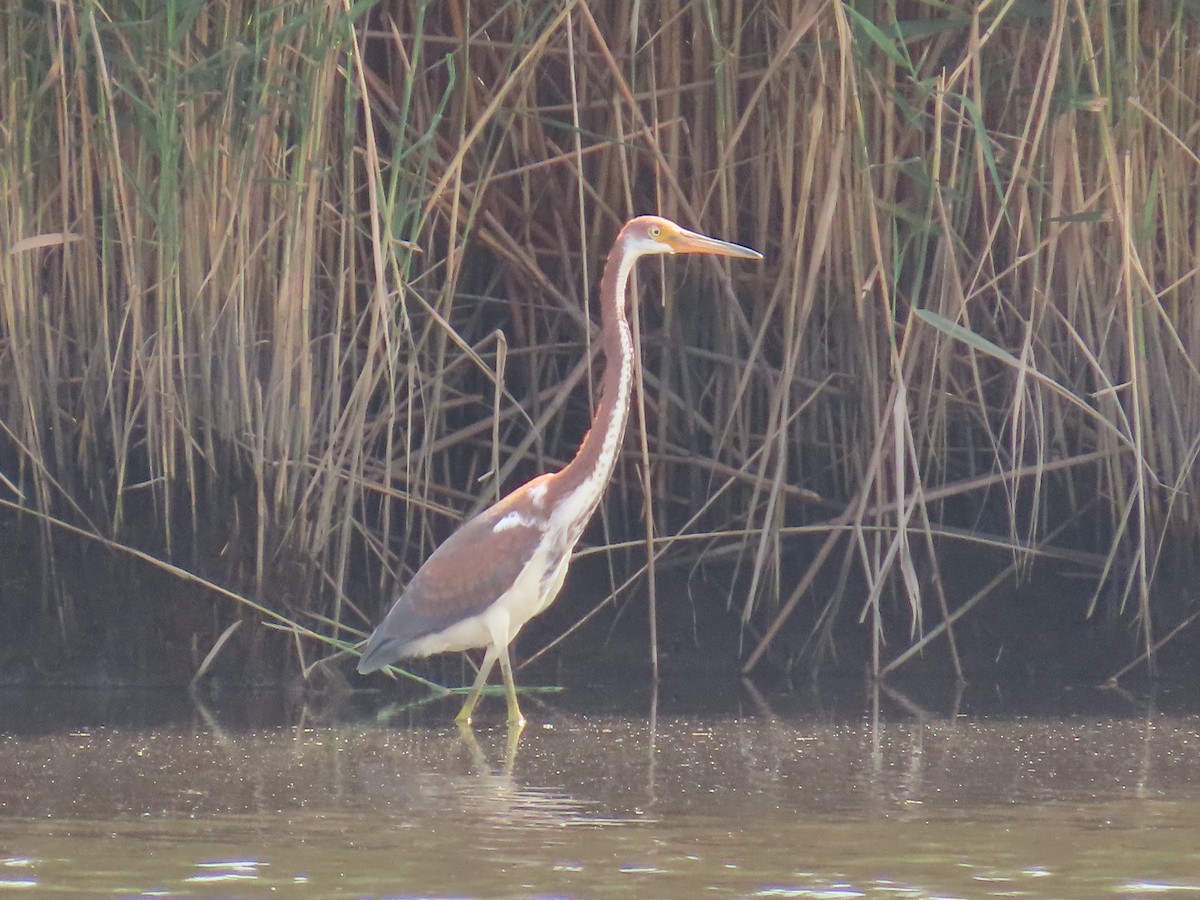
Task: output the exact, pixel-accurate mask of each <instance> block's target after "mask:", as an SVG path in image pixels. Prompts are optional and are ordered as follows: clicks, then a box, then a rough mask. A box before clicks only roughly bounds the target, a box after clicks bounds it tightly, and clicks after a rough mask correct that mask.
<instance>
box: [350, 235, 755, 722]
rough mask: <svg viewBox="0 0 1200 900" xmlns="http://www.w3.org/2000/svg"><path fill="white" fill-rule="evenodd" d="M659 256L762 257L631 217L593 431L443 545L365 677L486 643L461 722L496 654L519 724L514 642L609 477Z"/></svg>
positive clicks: (606, 297) (617, 254)
mask: <svg viewBox="0 0 1200 900" xmlns="http://www.w3.org/2000/svg"><path fill="white" fill-rule="evenodd" d="M662 253H710V254H717V255H721V256H736V257H741V258H744V259H762V255H761V254H760V253H758V252H756V251H754V250H750V249H748V248H746V247H742V246H739V245H738V244H730V243H726V242H725V241H718V240H715V239H714V238H709V237H705V236H704V235H700V234H696V233H695V232H691V231H688V230H686V229H684V228H681V227H680V226H678V225H676V224H675V223H674V222H670V221H668V220H667V219H663V218H660V217H658V216H639V217H638V218H636V219H632V220H630V221H629V222H628V223H626V225H625V227H624V228H622V229H621V232H620V234H618V235H617V239H616V241H615V242H614V244H613V248H612V250H611V251H610V252H609V255H608V260H607V261H606V262H605V265H604V275H603V277H602V278H601V281H600V314H601V324H602V333H601V341H602V345H603V348H604V353H605V360H606V363H605V369H604V379H603V385H602V388H601V395H600V403H599V405H598V406H597V407H596V415H595V417H594V419H593V421H592V427H591V429H590V430H589V431H588V433H587V435H586V436H585V437H584V439H583V443H582V444H581V445H580V447H579V451H578V452H577V453H576V454H575V458H574V459H572V460H571V462H570V463H568V464H567V465H566V466H565V467H564V468H563V469H562V470H561V471H559V472H555V473H551V474H546V475H540V476H538V477H537V478H535V479H533V480H532V481H530V482H528V483H527V484H524V485H522V486H521V487H519V488H517V489H516V490H515V491H513V492H512V493H511V494H509V495H508V496H506V497H504V499H502V500H500V501H499V502H498V503H496V504H494V505H493V506H491V507H489V508H488V509H485V510H484V511H483V512H481V513H480V514H479V515H477V516H475V517H474V518H473V519H471V520H470V521H469V522H466V523H465V524H464V525H463V526H462V527H461V528H459V529H458V531H456V532H454V534H452V535H451V536H450V537H449V538H448V539H447V540H446V542H445V543H443V544H442V545H441V546H440V547H438V548H437V550H435V551H434V552H433V553H432V554H431V555H430V557H429V559H427V560H426V561H425V564H424V565H422V566H421V568H420V569H419V570H418V571H417V574H416V575H414V576H413V579H412V581H411V582H410V583H409V585H408V587H407V589H406V590H405V591H404V593H403V594H402V595H401V596H400V599H398V600H397V601H396V603H395V605H394V606H392V608H391V610H389V612H388V614H387V615H386V616H385V617H384V619H383V621H382V622H381V623H380V624H379V627H378V628H376V629H375V631H374V632H373V633H372V634H371V636H370V638H368V639H367V642H366V644H365V646H364V647H363V649H362V658H361V659H360V660H359V663H358V671H359V672H361V673H363V674H366V673H368V672H373V671H375V670H376V669H380V668H383V667H384V666H386V665H388V664H389V663H392V662H394V661H396V660H398V659H402V658H405V657H413V656H428V655H430V654H433V653H443V652H447V651H453V650H469V649H471V648H474V647H486V648H487V650H486V652H485V654H484V657H483V663H482V664H481V665H480V667H479V674H478V676H477V677H476V678H475V683H474V684H473V685H472V686H471V691H470V693H469V694H468V695H467V700H466V702H465V703H464V704H463V708H462V711H461V712H460V713H459V714H458V719H459V721H461V722H470V720H471V714H472V713H473V712H474V709H475V704H476V702H478V700H479V693H480V691H481V690H482V689H483V686H484V684H485V683H486V682H487V677H488V675H489V674H490V672H491V669H492V666H493V665H494V664H495V663H496V662H497V660H498V661H499V662H500V669H501V672H502V673H503V676H504V687H505V694H506V696H507V699H508V719H509V722H510V723H513V724H519V723H523V722H524V718H523V717H522V716H521V709H520V706H519V705H518V704H517V693H516V686H515V684H514V682H513V677H512V667H511V664H510V662H509V656H508V645H509V644H510V643H511V642H512V640H513V639H514V638H515V637H516V635H517V632H518V631H520V629H521V627H522V626H523V625H524V624H525V623H526V622H528V621H529V620H530V619H531V618H533V617H534V616H535V615H537V614H538V613H539V612H541V611H542V610H544V609H545V608H546V607H547V606H549V605H550V603H551V601H553V600H554V598H555V596H557V594H558V592H559V590H560V589H561V588H562V583H563V579H564V578H566V574H567V566H568V564H569V563H570V559H571V551H572V550H573V549H574V547H575V544H576V543H577V542H578V541H579V538H580V535H582V534H583V529H584V527H585V526H586V525H587V523H588V520H589V519H590V518H591V517H592V513H594V512H595V510H596V506H597V505H598V504H599V502H600V497H601V496H602V495H603V493H604V489H605V487H606V486H607V485H608V481H609V479H610V478H611V477H612V471H613V467H614V466H615V465H616V460H617V456H618V454H619V452H620V448H621V440H622V438H623V436H624V434H625V423H626V420H627V419H628V416H629V394H630V388H631V386H632V384H633V377H634V360H633V338H632V335H631V334H630V332H629V323H628V321H627V320H626V318H625V305H626V302H627V296H626V295H627V290H626V288H627V285H628V283H629V273H630V272H631V271H632V269H633V264H634V263H635V262H636V261H637V260H638V259H639V258H640V257H642V256H648V255H652V254H662Z"/></svg>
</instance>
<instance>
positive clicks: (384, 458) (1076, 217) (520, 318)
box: [0, 0, 1200, 684]
mask: <svg viewBox="0 0 1200 900" xmlns="http://www.w3.org/2000/svg"><path fill="white" fill-rule="evenodd" d="M262 6H263V7H264V8H263V9H260V8H259V5H258V4H253V3H241V2H230V0H226V2H221V3H207V2H199V0H174V2H166V3H163V4H154V5H153V6H152V7H147V9H149V10H150V12H149V13H146V14H142V13H135V12H134V6H132V5H129V4H117V5H115V6H112V5H105V6H104V7H100V6H94V5H88V4H66V3H44V4H43V3H23V4H7V5H5V7H4V8H3V9H2V10H0V76H2V77H0V84H2V85H3V91H2V93H0V507H2V509H0V565H3V572H4V578H3V584H2V586H0V619H2V621H3V630H2V631H0V680H3V681H8V682H33V681H71V680H86V681H91V682H95V681H104V680H106V679H108V680H112V681H121V680H129V679H135V680H146V679H149V680H178V679H186V678H190V677H192V676H193V675H195V674H196V673H201V674H202V676H203V677H204V678H232V679H235V680H237V681H240V682H244V681H247V680H275V679H279V678H281V677H289V676H291V675H294V674H296V673H301V674H303V675H305V676H306V677H309V678H311V679H316V680H317V682H319V683H321V684H327V683H330V682H331V681H332V682H339V681H340V680H341V679H342V676H343V673H345V672H349V671H350V668H351V667H350V665H349V664H348V659H349V657H348V656H347V655H346V654H344V653H343V654H342V655H340V656H335V654H337V653H338V652H339V648H343V647H345V646H347V645H348V644H353V643H354V642H355V641H357V639H358V638H359V636H361V634H362V632H363V631H364V629H366V628H367V627H368V626H369V625H370V624H373V623H374V622H375V621H377V620H378V618H379V616H380V615H381V614H382V612H383V611H384V610H385V609H386V607H387V606H388V605H389V603H390V601H391V599H392V598H393V596H394V594H395V592H396V591H397V590H398V589H399V588H400V587H401V586H403V585H404V584H405V582H406V580H407V579H408V578H409V577H410V576H411V573H412V571H413V570H414V567H415V566H416V565H418V564H419V563H420V561H421V560H422V559H423V558H424V557H425V556H426V555H427V554H428V553H429V552H430V550H431V549H432V548H433V547H434V546H436V545H437V543H438V542H439V541H440V540H441V539H443V538H444V537H445V536H446V535H447V534H448V533H449V532H450V531H451V530H452V529H453V528H454V526H455V525H456V523H458V522H459V521H461V519H462V518H463V517H465V516H467V515H469V514H471V513H472V512H474V511H477V510H478V509H479V508H481V506H482V505H483V504H485V503H487V502H489V501H490V500H492V499H494V498H495V497H496V496H497V495H498V492H500V491H501V490H506V489H509V488H511V487H513V486H514V485H516V484H519V483H520V482H521V481H522V480H524V479H526V478H528V477H530V476H532V475H534V474H536V473H538V472H542V471H546V470H548V469H551V468H554V467H556V466H559V465H561V464H562V463H563V461H565V460H566V459H568V458H569V457H570V455H571V453H572V452H573V450H574V448H575V446H576V445H577V443H578V441H579V439H580V437H581V435H582V433H583V431H584V430H585V429H586V425H587V420H588V415H589V411H590V409H591V405H592V403H593V402H594V400H595V395H594V390H595V387H596V384H597V382H596V377H595V376H596V368H595V366H589V364H588V360H589V359H591V360H593V361H594V359H595V351H596V346H595V342H594V341H593V340H592V338H593V336H594V328H595V325H594V322H595V310H594V308H593V307H594V296H593V291H594V289H595V283H596V281H597V278H598V273H599V269H600V265H601V263H602V261H603V256H604V254H605V252H606V250H607V246H608V242H609V241H610V240H611V239H612V237H613V235H614V234H615V233H616V231H617V229H618V227H619V226H620V224H621V222H623V221H624V220H625V219H626V218H628V217H630V216H631V215H634V214H637V213H642V212H648V211H655V212H660V213H662V214H664V215H667V216H669V217H671V218H674V219H676V220H677V221H679V222H681V223H682V224H683V225H685V226H687V227H693V228H698V229H701V230H703V231H705V232H706V233H709V234H714V235H716V236H719V237H722V238H726V239H729V240H735V241H738V242H741V243H744V244H748V245H751V246H754V247H756V248H758V249H760V250H762V251H763V252H764V253H765V254H766V257H767V259H766V263H765V264H764V265H763V266H761V267H755V268H748V267H740V266H739V267H730V266H726V265H724V264H714V263H712V262H703V263H698V262H696V261H693V262H691V263H686V264H685V263H683V262H682V261H679V262H674V261H671V262H666V263H665V264H664V265H662V266H661V267H660V266H658V265H657V264H655V265H653V266H646V267H644V268H643V270H642V271H641V273H640V277H639V283H638V289H639V292H640V296H641V297H642V304H641V307H640V310H639V318H640V325H639V329H640V334H641V352H642V355H643V361H644V382H645V394H644V413H643V412H642V411H641V409H635V413H634V419H633V426H632V428H631V434H630V435H629V438H628V440H627V442H626V447H625V454H624V458H623V460H622V461H621V462H620V463H619V465H618V470H617V476H616V480H615V482H614V484H613V487H612V489H611V490H610V492H609V494H608V496H607V498H606V501H605V503H604V504H603V507H602V512H603V514H602V516H601V517H598V519H597V520H596V522H595V523H594V524H593V526H592V527H591V529H590V530H589V531H588V533H587V535H586V538H585V549H584V551H583V553H584V556H585V558H584V559H582V560H578V561H577V563H576V567H575V570H574V574H573V577H572V580H571V581H570V582H569V583H568V587H567V590H566V591H565V592H564V594H563V597H562V598H561V600H560V602H559V604H558V605H557V606H556V607H555V608H554V609H552V610H551V612H550V613H549V614H548V615H547V616H546V617H545V619H544V620H541V621H539V623H538V627H537V628H533V629H531V630H530V631H529V632H528V633H527V634H526V635H525V636H524V637H523V638H522V642H521V645H520V647H519V648H518V656H519V657H523V658H528V657H529V656H531V655H533V654H535V653H536V652H537V651H539V649H540V648H543V647H545V646H546V645H547V644H550V643H551V642H552V641H554V640H556V639H557V638H559V637H561V636H563V635H566V634H568V633H570V634H569V636H568V637H567V638H566V640H565V642H564V643H562V644H558V645H555V648H554V649H553V650H551V651H550V653H549V654H547V655H546V657H544V658H547V659H551V660H552V659H553V658H554V656H555V654H556V653H557V652H558V648H560V647H562V646H566V647H572V646H574V647H576V648H578V647H581V646H586V647H587V649H588V651H589V652H593V651H595V652H597V655H598V656H599V655H604V653H611V654H612V656H613V657H615V658H617V659H618V660H620V662H621V663H625V662H629V661H632V662H633V663H634V664H636V665H645V663H646V660H647V659H648V657H649V654H650V650H649V638H648V636H647V635H648V629H647V626H646V623H647V619H648V614H649V615H653V616H654V617H655V618H656V620H657V621H658V623H659V629H658V635H657V639H658V643H659V646H660V648H661V649H662V650H663V656H664V659H666V660H667V662H665V663H664V665H668V666H669V665H670V664H671V663H670V660H672V659H678V660H681V662H679V665H680V666H681V667H683V668H686V666H687V665H689V663H688V662H686V660H687V659H688V658H689V657H691V658H693V659H696V660H701V661H703V662H704V663H705V664H707V665H714V664H715V665H717V666H718V668H720V669H721V670H722V671H726V672H728V674H729V676H730V677H731V678H732V677H734V676H735V675H736V674H737V672H738V671H739V670H742V669H745V670H750V671H754V672H761V673H779V672H783V673H787V674H788V675H790V676H792V677H794V678H803V677H807V676H808V675H810V674H813V673H819V672H821V671H828V670H830V669H832V668H834V667H841V668H843V669H850V670H853V671H861V670H862V669H863V668H864V666H865V667H866V668H867V669H868V670H869V671H873V672H875V673H879V674H892V673H894V672H896V671H897V670H898V669H902V668H904V667H910V668H913V667H915V668H917V669H919V670H928V671H930V672H933V673H936V674H938V675H942V676H945V677H954V676H955V675H956V674H961V673H966V674H977V673H980V672H993V673H1004V672H1017V673H1020V674H1021V675H1022V676H1027V675H1030V674H1034V675H1041V674H1058V675H1062V674H1067V675H1072V674H1073V675H1077V676H1078V675H1085V676H1086V677H1088V678H1100V679H1104V678H1109V677H1111V676H1114V675H1118V674H1123V673H1124V671H1125V670H1126V669H1129V671H1131V672H1137V673H1142V674H1145V673H1147V672H1151V671H1154V670H1155V669H1156V668H1157V669H1158V670H1159V671H1171V670H1173V669H1178V668H1181V667H1183V666H1186V665H1188V664H1189V662H1190V660H1192V659H1194V648H1195V643H1196V636H1197V631H1198V628H1197V627H1196V625H1195V622H1196V619H1197V617H1198V616H1200V607H1198V606H1197V602H1196V601H1197V590H1196V586H1195V583H1194V579H1191V578H1189V577H1188V574H1189V573H1190V571H1191V570H1192V568H1193V567H1194V565H1195V564H1196V562H1197V558H1196V557H1197V548H1198V547H1200V493H1198V490H1197V489H1198V487H1200V484H1198V476H1197V465H1196V457H1197V454H1198V452H1200V370H1198V369H1197V363H1196V352H1195V348H1196V346H1197V342H1198V341H1200V312H1198V308H1197V305H1196V304H1195V302H1194V300H1195V296H1196V289H1197V274H1198V273H1200V218H1198V210H1200V202H1198V200H1200V198H1198V195H1197V191H1198V190H1200V188H1198V185H1200V157H1197V155H1196V151H1195V149H1194V148H1195V146H1196V140H1195V137H1196V133H1197V130H1198V129H1200V110H1198V109H1197V103H1196V101H1195V98H1196V97H1197V96H1200V55H1197V54H1196V53H1195V52H1194V49H1193V47H1194V45H1195V42H1196V39H1197V38H1198V37H1200V22H1198V21H1197V14H1196V11H1195V8H1194V6H1193V5H1192V4H1189V3H1185V2H1182V0H1180V2H1174V3H1172V2H1163V3H1154V4H1139V3H1137V2H1136V0H1128V2H1124V3H1111V2H1090V0H1071V2H1068V0H1053V2H1037V3H1034V2H1020V0H1019V2H1015V3H993V4H987V3H983V4H976V3H951V4H946V3H932V2H915V0H914V2H903V3H884V2H876V3H867V2H851V3H836V2H824V0H818V2H810V3H795V2H792V0H779V2H772V0H768V2H765V3H760V2H754V3H750V2H745V0H717V2H708V3H695V2H686V0H679V2H676V3H670V4H658V3H653V4H648V3H636V2H632V0H629V2H618V3H609V4H588V3H586V2H582V0H578V2H570V0H559V2H554V3H544V2H530V0H508V2H502V0H496V2H472V3H461V2H444V3H442V2H439V3H424V2H417V0H391V2H381V3H370V4H368V3H359V4H349V3H346V4H331V3H326V2H315V0H313V2H306V0H301V2H295V3H290V4H284V5H282V6H281V7H276V6H274V5H267V4H263V5H262ZM664 297H665V298H667V299H668V300H669V302H668V303H667V305H666V306H665V308H664V307H662V306H661V305H660V303H659V300H660V299H662V298H664ZM648 559H653V560H655V564H654V566H653V567H647V560H648ZM614 597H615V602H614V600H613V598H614ZM581 622H582V623H583V624H582V625H579V623H581ZM614 623H615V625H614ZM577 625H579V628H578V630H577V631H572V629H574V628H575V627H576V626H577ZM614 627H615V629H616V630H615V631H614ZM609 636H612V640H610V641H609V642H608V650H604V649H603V647H602V645H603V643H604V639H605V638H606V637H609ZM574 652H580V651H578V650H576V651H574ZM331 656H333V657H334V658H333V663H332V665H324V664H320V663H321V661H322V660H325V659H327V658H329V657H331ZM314 664H318V665H316V667H315V668H314ZM693 664H696V663H693ZM461 668H462V663H461V661H460V660H457V659H456V660H450V661H446V660H443V661H440V662H435V663H432V664H431V668H430V669H429V671H430V672H431V673H433V674H434V675H437V676H445V677H447V678H448V679H449V680H454V679H456V678H458V677H459V671H460V670H461ZM448 670H452V671H448ZM547 678H548V679H550V680H552V679H553V673H552V672H551V674H549V675H548V676H547Z"/></svg>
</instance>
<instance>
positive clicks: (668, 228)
mask: <svg viewBox="0 0 1200 900" xmlns="http://www.w3.org/2000/svg"><path fill="white" fill-rule="evenodd" d="M624 231H625V235H626V239H627V240H628V241H629V243H628V244H627V246H628V247H629V250H630V252H631V253H632V255H633V256H649V255H650V254H654V253H670V254H675V253H708V254H711V255H715V256H736V257H739V258H740V259H762V258H763V256H762V254H761V253H759V252H758V251H757V250H751V249H750V248H749V247H743V246H742V245H741V244H731V243H729V242H728V241H718V240H717V239H716V238H710V237H705V236H704V235H702V234H697V233H696V232H694V231H688V230H687V229H686V228H683V227H682V226H679V225H676V224H675V223H674V222H672V221H671V220H670V219H664V218H662V217H661V216H638V217H637V218H636V219H632V220H630V222H629V223H628V224H627V225H626V226H625V228H624Z"/></svg>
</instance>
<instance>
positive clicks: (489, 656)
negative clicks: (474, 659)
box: [454, 644, 511, 725]
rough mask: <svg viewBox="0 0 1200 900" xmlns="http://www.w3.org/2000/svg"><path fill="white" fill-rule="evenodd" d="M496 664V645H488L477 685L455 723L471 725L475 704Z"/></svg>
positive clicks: (476, 679) (472, 688)
mask: <svg viewBox="0 0 1200 900" xmlns="http://www.w3.org/2000/svg"><path fill="white" fill-rule="evenodd" d="M505 657H506V658H507V652H506V653H505ZM495 664H496V645H495V644H488V648H487V652H486V653H484V654H483V662H482V663H480V664H479V674H477V675H476V676H475V683H474V684H472V685H471V692H470V693H469V694H467V702H466V703H464V704H463V708H462V709H461V710H460V711H459V713H458V715H457V716H455V717H454V721H456V722H462V723H463V724H465V725H470V724H471V713H473V712H475V704H476V703H478V702H479V693H480V692H481V691H482V690H483V686H484V685H485V684H487V679H488V675H489V674H491V671H492V666H494V665H495ZM510 677H511V676H510Z"/></svg>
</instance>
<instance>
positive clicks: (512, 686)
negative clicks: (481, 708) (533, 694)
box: [500, 644, 525, 727]
mask: <svg viewBox="0 0 1200 900" xmlns="http://www.w3.org/2000/svg"><path fill="white" fill-rule="evenodd" d="M500 673H501V674H502V675H503V676H504V695H505V697H507V698H508V724H509V725H510V726H517V727H521V726H523V725H524V724H525V717H524V716H523V715H521V707H520V706H518V705H517V685H516V682H514V681H513V673H512V662H511V661H510V660H509V658H508V645H507V644H506V645H504V646H503V647H501V648H500Z"/></svg>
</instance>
